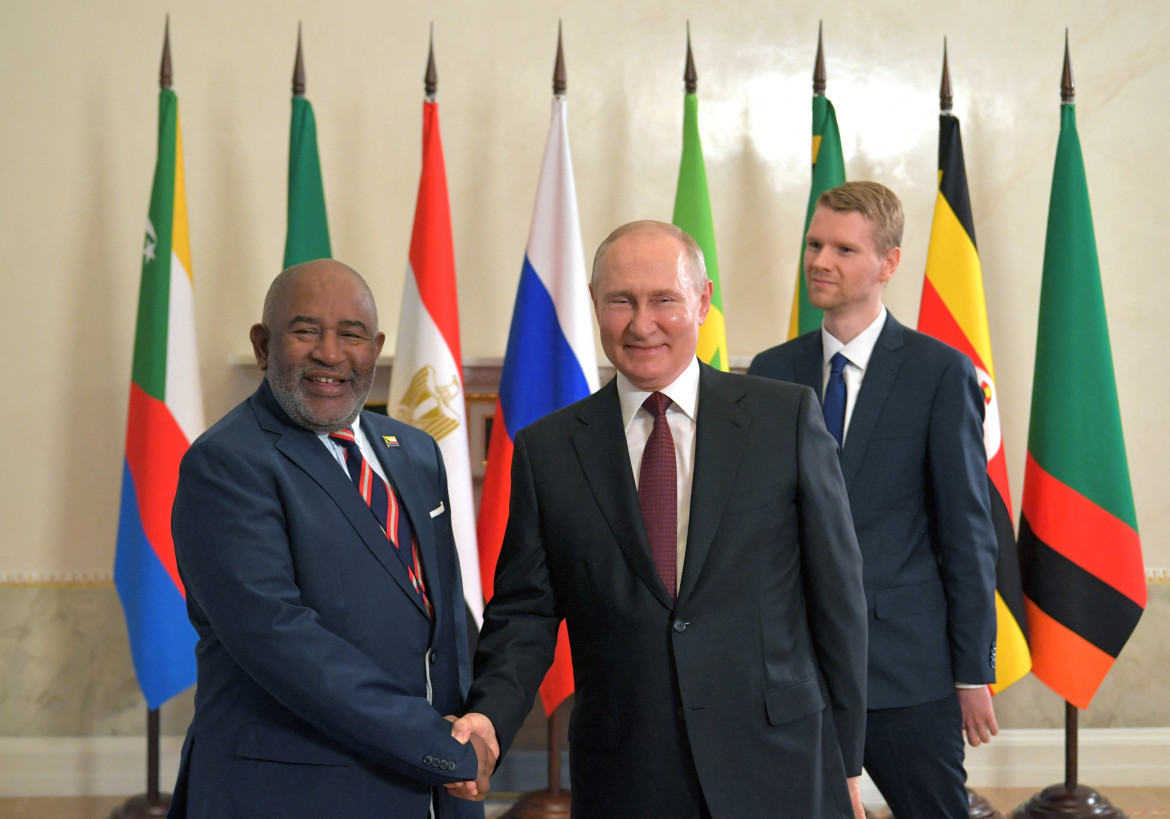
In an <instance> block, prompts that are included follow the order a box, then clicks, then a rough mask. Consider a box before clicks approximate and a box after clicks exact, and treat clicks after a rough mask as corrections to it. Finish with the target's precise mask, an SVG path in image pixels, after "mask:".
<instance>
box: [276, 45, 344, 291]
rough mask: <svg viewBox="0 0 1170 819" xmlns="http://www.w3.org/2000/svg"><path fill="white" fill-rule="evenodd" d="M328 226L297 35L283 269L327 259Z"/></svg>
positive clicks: (314, 121)
mask: <svg viewBox="0 0 1170 819" xmlns="http://www.w3.org/2000/svg"><path fill="white" fill-rule="evenodd" d="M332 256H333V250H332V248H331V247H330V244H329V222H328V220H327V219H326V217H325V187H324V185H323V183H322V182H321V158H320V156H319V155H318V153H317V118H316V117H315V116H314V115H313V104H312V103H311V102H309V101H308V100H307V99H305V64H304V60H303V58H302V56H301V34H300V30H299V29H298V31H297V57H296V66H295V68H294V69H293V98H292V122H291V124H290V126H289V144H288V231H287V232H286V233H285V238H284V266H285V267H286V268H287V267H292V266H293V265H294V264H300V263H301V262H309V261H312V260H313V259H329V258H332Z"/></svg>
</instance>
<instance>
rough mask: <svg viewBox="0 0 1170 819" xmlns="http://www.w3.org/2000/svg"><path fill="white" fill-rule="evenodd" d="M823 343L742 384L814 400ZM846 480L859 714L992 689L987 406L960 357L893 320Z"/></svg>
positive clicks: (802, 345) (812, 339)
mask: <svg viewBox="0 0 1170 819" xmlns="http://www.w3.org/2000/svg"><path fill="white" fill-rule="evenodd" d="M823 367H824V356H823V353H822V345H821V331H820V330H819V329H818V330H814V331H813V332H811V333H806V334H804V335H802V336H800V337H798V338H795V339H793V340H792V341H789V342H788V343H786V344H781V345H780V346H778V347H773V348H772V349H770V350H766V351H764V352H762V353H760V354H759V355H758V356H756V358H755V359H754V360H753V361H752V365H751V368H750V369H749V370H748V372H749V373H751V374H755V375H761V376H766V377H768V378H776V379H780V380H783V381H793V382H795V383H798V384H805V385H807V386H809V387H812V388H813V389H814V390H816V392H817V395H818V396H819V395H820V394H821V389H822V382H823V380H824V374H823V373H824V370H823ZM856 401H857V403H856V405H855V407H854V409H853V415H852V418H851V420H850V423H849V429H848V432H847V434H846V437H845V446H844V447H843V448H842V450H841V471H842V473H843V474H844V476H845V485H846V487H847V488H848V490H849V502H850V507H851V509H852V512H853V523H854V526H855V528H856V530H857V541H858V543H859V544H860V546H861V554H862V558H863V561H864V571H863V577H864V580H865V596H866V604H867V606H868V614H869V696H868V707H869V708H871V709H877V708H901V707H905V706H909V705H916V704H920V703H924V702H929V701H932V700H937V699H941V698H942V697H944V696H946V695H947V694H949V693H951V692H952V691H953V690H954V684H955V682H956V681H958V682H963V683H990V682H993V681H994V679H995V558H996V550H997V545H996V538H995V532H994V530H993V528H992V523H991V514H990V501H989V499H988V493H987V455H986V452H985V450H984V447H983V410H984V403H983V393H982V390H981V389H980V387H979V382H978V381H977V379H976V377H975V369H974V367H973V366H972V365H971V361H970V359H969V358H967V356H965V355H963V354H962V353H960V352H959V351H957V350H955V349H954V348H953V347H950V346H948V345H946V344H943V343H942V342H940V341H938V340H936V339H933V338H931V337H929V336H926V335H923V334H922V333H918V332H915V331H914V330H910V329H907V328H906V327H903V326H902V325H901V324H899V323H898V322H897V321H896V320H895V319H894V317H893V316H892V315H888V316H887V318H886V323H885V326H884V327H883V328H882V332H881V335H880V336H879V337H878V341H877V344H876V345H875V347H874V351H873V356H872V357H871V358H870V360H869V366H868V367H867V369H866V371H865V379H864V380H863V381H862V384H861V391H860V393H859V394H858V396H857V399H856Z"/></svg>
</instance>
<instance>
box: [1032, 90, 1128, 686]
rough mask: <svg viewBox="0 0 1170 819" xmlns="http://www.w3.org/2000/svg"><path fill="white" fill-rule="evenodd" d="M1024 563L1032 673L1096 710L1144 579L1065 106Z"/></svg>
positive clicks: (1035, 393) (1073, 130) (1048, 250)
mask: <svg viewBox="0 0 1170 819" xmlns="http://www.w3.org/2000/svg"><path fill="white" fill-rule="evenodd" d="M1020 558H1021V561H1022V569H1023V579H1024V595H1025V606H1026V609H1027V616H1028V634H1029V636H1030V637H1031V646H1032V671H1033V673H1034V674H1035V675H1036V676H1037V677H1039V678H1040V679H1041V680H1042V681H1043V682H1044V683H1045V684H1047V685H1048V687H1049V688H1051V689H1052V690H1053V691H1055V692H1056V693H1058V694H1060V695H1061V696H1062V697H1064V699H1065V700H1067V701H1068V702H1070V703H1072V704H1073V705H1075V706H1076V707H1078V708H1082V709H1084V708H1088V706H1089V702H1090V701H1091V700H1092V698H1093V695H1094V694H1095V693H1096V692H1097V688H1098V687H1099V686H1100V685H1101V682H1102V680H1104V679H1105V675H1106V674H1107V673H1109V669H1110V667H1112V665H1113V661H1114V660H1115V659H1117V655H1118V654H1119V653H1120V652H1121V648H1122V646H1124V645H1125V642H1126V640H1128V639H1129V635H1130V634H1131V633H1132V632H1133V629H1134V627H1135V626H1136V625H1137V622H1138V618H1140V617H1141V614H1142V611H1143V610H1144V608H1145V605H1146V583H1145V571H1144V569H1143V567H1142V552H1141V541H1140V539H1139V537H1138V528H1137V516H1136V514H1135V512H1134V506H1133V492H1132V491H1131V489H1130V483H1129V465H1128V463H1127V461H1126V456H1125V440H1124V438H1123V437H1122V432H1121V411H1120V408H1119V406H1118V402H1117V386H1116V383H1115V381H1114V376H1113V354H1112V351H1111V349H1110V345H1109V327H1108V324H1107V322H1106V318H1105V299H1104V295H1103V293H1102V290H1101V273H1100V269H1099V268H1098V265H1097V242H1096V239H1095V237H1094V234H1093V215H1092V212H1091V211H1090V209H1089V189H1088V185H1087V183H1086V181H1085V165H1084V160H1083V158H1082V156H1081V145H1080V140H1079V138H1078V137H1077V127H1076V111H1075V106H1073V104H1072V103H1065V104H1064V105H1062V106H1061V112H1060V140H1059V142H1058V143H1057V148H1056V167H1055V170H1054V171H1053V174H1052V198H1051V200H1050V201H1049V205H1048V235H1047V238H1046V240H1045V245H1044V277H1043V283H1042V285H1041V290H1040V318H1039V328H1038V331H1037V336H1036V369H1035V375H1034V378H1033V386H1032V415H1031V420H1030V421H1029V424H1028V460H1027V465H1026V468H1025V471H1024V500H1023V510H1022V517H1021V521H1020Z"/></svg>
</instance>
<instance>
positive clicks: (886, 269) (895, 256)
mask: <svg viewBox="0 0 1170 819" xmlns="http://www.w3.org/2000/svg"><path fill="white" fill-rule="evenodd" d="M901 261H902V248H900V247H895V248H891V249H890V250H889V251H888V252H887V253H886V255H885V257H884V258H883V259H882V271H881V275H880V276H879V277H878V279H879V281H883V282H888V281H889V280H890V278H891V277H892V276H893V275H894V271H895V270H897V269H898V263H899V262H901Z"/></svg>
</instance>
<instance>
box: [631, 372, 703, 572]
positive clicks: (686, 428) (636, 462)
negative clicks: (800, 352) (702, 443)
mask: <svg viewBox="0 0 1170 819" xmlns="http://www.w3.org/2000/svg"><path fill="white" fill-rule="evenodd" d="M617 391H618V401H620V402H621V408H622V426H623V427H624V428H625V430H626V446H627V447H629V450H630V468H631V469H633V470H634V485H635V486H636V485H637V484H638V481H639V480H640V478H641V475H640V473H641V471H642V453H643V452H644V451H645V450H646V441H648V440H649V439H650V433H651V432H653V431H654V416H653V415H652V414H651V413H650V411H649V410H647V409H646V408H645V407H643V406H642V403H643V402H644V401H645V400H646V399H647V398H649V397H650V393H649V392H647V391H646V390H640V389H638V388H637V387H635V386H634V385H633V384H631V383H630V380H629V379H628V378H626V377H625V376H624V375H622V374H621V373H618V374H617ZM659 392H661V393H662V394H663V395H665V396H666V397H667V398H669V399H670V406H669V407H667V408H666V423H667V424H669V425H670V436H671V437H672V438H673V439H674V459H675V465H676V470H675V476H676V478H677V481H678V541H677V544H678V547H677V548H678V551H677V555H678V563H677V566H678V569H677V571H676V572H675V593H677V592H678V586H679V584H680V583H681V582H682V574H683V566H684V560H685V558H686V552H687V532H688V531H689V529H690V523H691V483H692V481H691V477H692V475H693V473H694V469H695V418H696V417H697V413H698V409H699V360H698V359H697V358H692V359H691V363H690V364H689V365H688V366H687V368H686V369H685V370H683V371H682V374H681V375H680V376H679V377H678V378H676V379H675V380H674V383H672V384H670V385H669V386H667V387H665V388H663V389H661V390H659Z"/></svg>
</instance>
